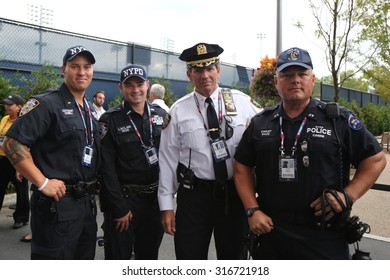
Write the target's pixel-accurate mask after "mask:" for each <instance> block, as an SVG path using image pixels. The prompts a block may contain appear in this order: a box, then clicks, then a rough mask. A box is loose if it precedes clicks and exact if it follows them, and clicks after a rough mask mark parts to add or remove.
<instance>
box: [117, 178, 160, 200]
mask: <svg viewBox="0 0 390 280" xmlns="http://www.w3.org/2000/svg"><path fill="white" fill-rule="evenodd" d="M157 188H158V183H157V182H156V183H153V184H150V185H135V184H123V185H121V192H122V196H123V197H128V196H129V195H130V194H137V195H140V196H148V197H149V196H150V197H151V196H155V195H156V194H157Z"/></svg>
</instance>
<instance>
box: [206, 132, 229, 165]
mask: <svg viewBox="0 0 390 280" xmlns="http://www.w3.org/2000/svg"><path fill="white" fill-rule="evenodd" d="M210 146H211V152H212V154H213V158H214V160H215V162H220V161H224V160H227V159H228V158H230V154H229V150H228V149H227V146H226V142H225V138H223V137H220V138H217V139H211V140H210Z"/></svg>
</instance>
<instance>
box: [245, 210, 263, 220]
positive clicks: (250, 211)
mask: <svg viewBox="0 0 390 280" xmlns="http://www.w3.org/2000/svg"><path fill="white" fill-rule="evenodd" d="M256 211H260V208H259V207H254V208H248V209H246V210H245V215H246V216H247V217H248V218H249V217H252V215H253V213H255V212H256Z"/></svg>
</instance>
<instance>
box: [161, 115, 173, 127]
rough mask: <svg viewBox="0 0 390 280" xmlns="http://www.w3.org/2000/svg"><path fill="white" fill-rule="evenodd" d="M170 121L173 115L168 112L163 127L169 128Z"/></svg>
mask: <svg viewBox="0 0 390 280" xmlns="http://www.w3.org/2000/svg"><path fill="white" fill-rule="evenodd" d="M170 122H171V115H170V114H169V113H168V114H166V115H165V118H164V123H163V127H162V129H165V128H167V127H168V125H169V123H170Z"/></svg>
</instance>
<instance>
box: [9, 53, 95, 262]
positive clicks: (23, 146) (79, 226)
mask: <svg viewBox="0 0 390 280" xmlns="http://www.w3.org/2000/svg"><path fill="white" fill-rule="evenodd" d="M94 63H95V58H94V56H93V54H92V53H91V52H90V51H88V50H87V49H86V48H85V47H83V46H75V47H71V48H69V49H68V50H66V53H65V55H64V57H63V60H62V67H61V71H62V75H63V77H64V82H63V83H62V85H61V86H60V87H59V88H58V89H56V90H46V91H44V92H42V93H40V94H38V95H35V96H32V97H31V98H30V99H29V100H28V101H27V102H26V103H25V104H24V106H23V108H22V110H21V113H20V115H19V118H18V119H17V120H16V121H15V123H14V124H13V125H12V127H11V128H10V129H9V130H8V132H7V134H6V138H5V140H4V144H3V149H4V151H5V153H6V154H7V156H8V158H9V159H10V161H11V162H12V164H13V165H14V167H15V168H16V170H18V171H19V172H20V173H21V174H22V176H23V177H25V178H26V179H27V180H29V181H30V182H31V183H32V186H31V189H32V191H33V194H32V196H31V230H32V235H33V239H32V243H31V259H89V260H91V259H94V256H95V248H96V236H97V223H96V214H97V212H96V211H97V207H96V201H95V187H96V173H97V170H98V166H99V160H100V158H99V153H100V135H99V126H98V122H97V121H96V120H95V119H94V117H93V116H92V113H91V111H92V110H91V106H92V105H90V104H89V103H88V101H87V99H86V97H85V92H86V90H87V88H88V86H89V85H90V84H91V82H92V77H93V72H94V68H93V65H94Z"/></svg>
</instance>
